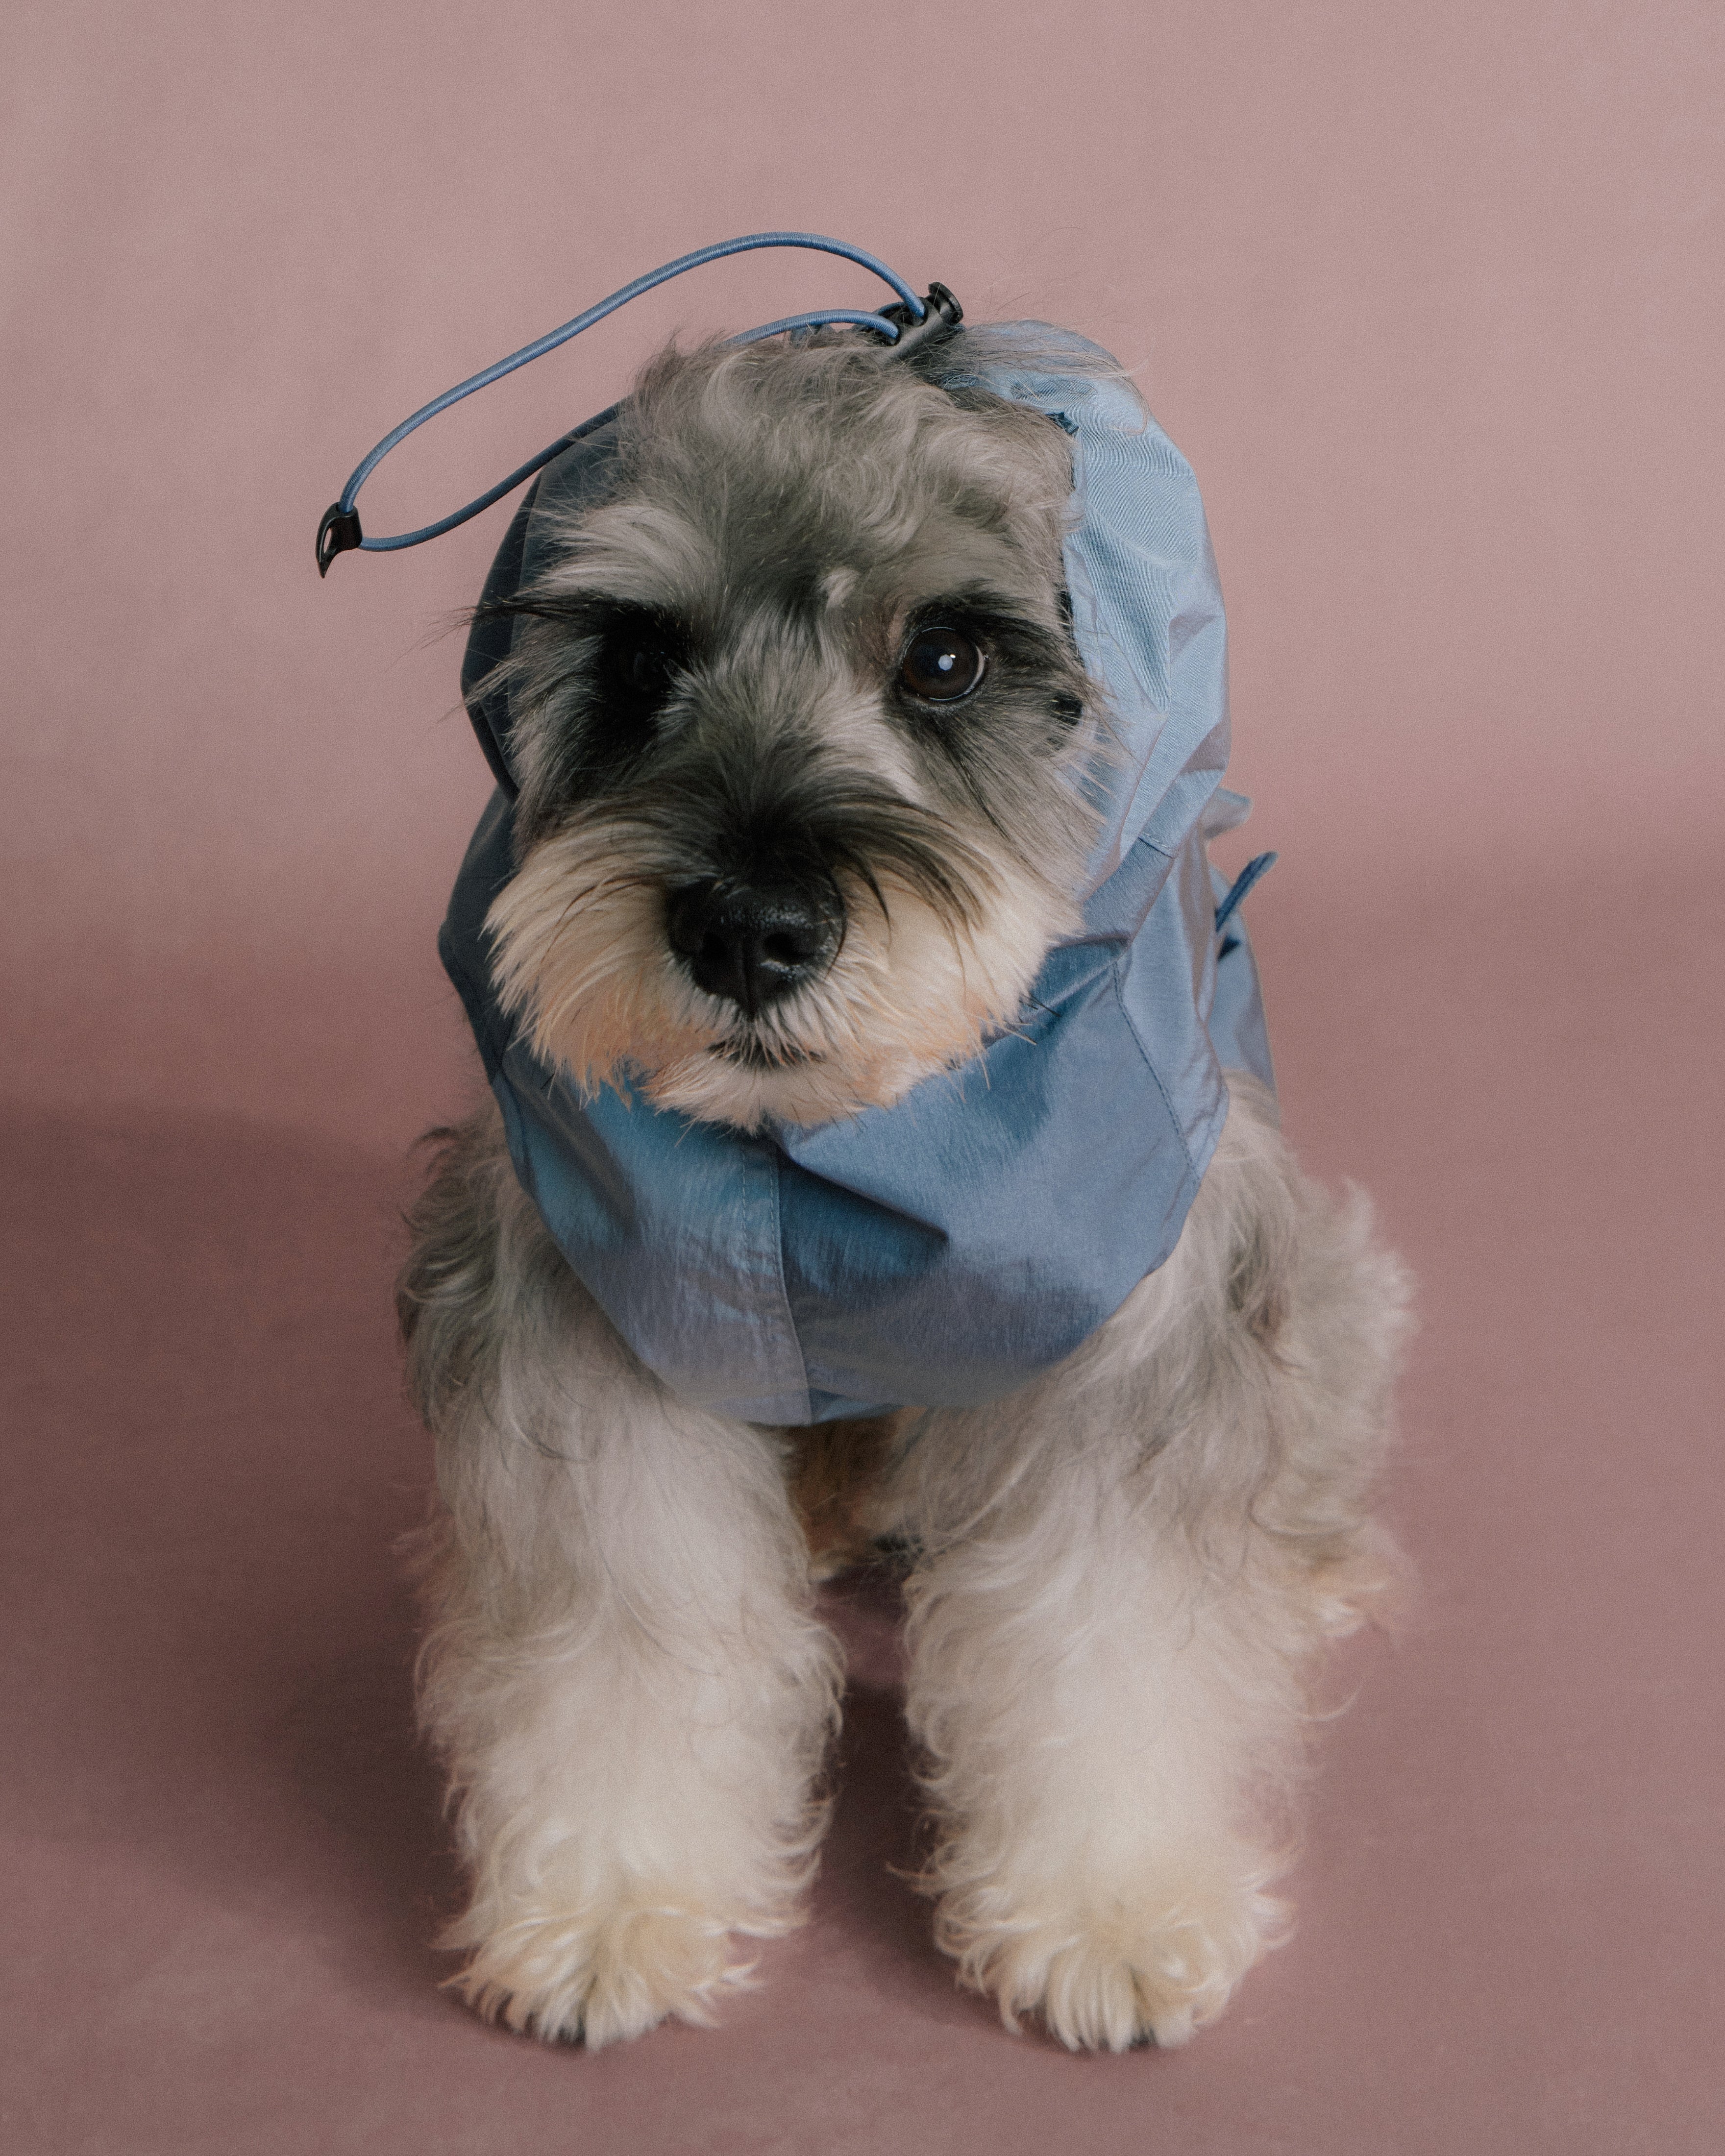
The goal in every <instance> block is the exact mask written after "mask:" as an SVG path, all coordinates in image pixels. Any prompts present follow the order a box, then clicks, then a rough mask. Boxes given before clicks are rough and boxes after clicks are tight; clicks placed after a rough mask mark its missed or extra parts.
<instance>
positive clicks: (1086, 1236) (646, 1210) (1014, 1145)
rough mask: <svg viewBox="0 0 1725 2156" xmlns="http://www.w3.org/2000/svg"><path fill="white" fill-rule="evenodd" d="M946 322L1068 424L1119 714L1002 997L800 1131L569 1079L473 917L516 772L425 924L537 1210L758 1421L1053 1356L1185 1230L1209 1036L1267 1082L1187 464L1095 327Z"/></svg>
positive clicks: (644, 1320) (1218, 667)
mask: <svg viewBox="0 0 1725 2156" xmlns="http://www.w3.org/2000/svg"><path fill="white" fill-rule="evenodd" d="M964 335H965V336H966V343H965V346H963V353H964V360H963V364H964V367H965V370H966V371H965V373H964V374H963V376H962V377H958V378H960V379H964V380H968V381H973V382H977V383H978V384H979V385H981V386H982V387H983V388H988V389H989V390H992V391H993V392H994V393H996V394H998V395H1000V396H1003V397H1006V398H1011V399H1012V400H1014V402H1017V403H1023V404H1026V405H1029V406H1030V407H1032V408H1035V409H1037V410H1040V411H1042V412H1044V413H1047V414H1048V415H1049V416H1050V418H1053V419H1055V420H1056V421H1057V422H1058V423H1060V425H1061V426H1062V427H1063V428H1064V429H1065V431H1066V433H1067V434H1068V435H1069V436H1070V440H1071V447H1072V463H1073V500H1072V514H1071V518H1070V528H1069V532H1068V536H1067V539H1066V542H1065V569H1066V575H1067V579H1068V588H1069V590H1070V596H1071V600H1072V608H1073V630H1074V634H1075V637H1076V641H1077V644H1078V648H1079V652H1080V654H1081V657H1082V659H1083V660H1084V662H1085V665H1086V669H1087V670H1088V671H1089V672H1090V673H1091V675H1092V676H1093V677H1094V678H1095V679H1096V680H1097V681H1099V682H1100V683H1101V685H1102V688H1103V690H1105V692H1106V706H1107V711H1108V735H1107V739H1106V742H1104V744H1103V745H1102V746H1101V749H1100V751H1099V753H1098V756H1097V757H1096V762H1095V764H1094V767H1093V778H1092V783H1093V787H1094V790H1095V796H1096V800H1097V802H1098V803H1099V806H1100V808H1101V824H1100V827H1099V829H1098V833H1097V836H1096V841H1095V844H1094V846H1093V848H1092V851H1091V860H1090V865H1089V880H1088V884H1087V887H1086V892H1085V893H1084V898H1085V905H1084V923H1085V925H1084V927H1083V929H1082V931H1081V932H1080V933H1079V934H1078V935H1076V936H1075V937H1071V938H1069V939H1067V940H1066V941H1065V942H1061V943H1060V944H1058V945H1057V946H1056V947H1055V948H1054V949H1053V950H1052V951H1051V952H1050V954H1049V956H1048V957H1047V959H1046V960H1045V963H1044V966H1043V968H1042V971H1041V973H1040V974H1039V976H1038V978H1037V981H1036V984H1035V987H1034V993H1033V997H1032V1000H1031V1004H1030V1006H1029V1011H1028V1012H1027V1014H1026V1015H1025V1017H1024V1019H1023V1020H1022V1021H1021V1022H1020V1024H1019V1026H1017V1027H1015V1029H1014V1031H1013V1032H1012V1033H1011V1034H1005V1035H1003V1036H1001V1037H1000V1038H999V1039H994V1040H993V1041H991V1042H990V1043H989V1044H988V1045H987V1046H986V1047H985V1048H984V1049H983V1051H982V1053H981V1054H980V1055H977V1056H975V1057H973V1059H971V1060H970V1061H969V1062H968V1063H966V1064H964V1065H962V1066H960V1067H959V1068H958V1069H957V1070H952V1071H948V1072H943V1073H941V1074H939V1075H936V1076H934V1077H932V1078H929V1079H927V1080H925V1081H922V1084H920V1085H919V1086H916V1087H914V1088H913V1089H912V1091H911V1092H910V1093H909V1094H907V1095H906V1096H905V1097H904V1098H903V1099H901V1101H898V1102H897V1103H896V1104H895V1105H894V1106H892V1107H891V1108H884V1109H870V1110H868V1111H865V1112H864V1113H862V1114H860V1115H858V1116H854V1117H850V1118H848V1119H846V1120H845V1121H842V1122H834V1123H829V1124H824V1125H821V1126H818V1127H813V1128H798V1127H788V1126H786V1127H777V1128H774V1129H773V1130H770V1131H768V1132H764V1133H761V1134H757V1135H745V1134H743V1133H741V1132H737V1131H734V1130H732V1129H731V1128H729V1127H721V1126H717V1125H713V1124H705V1123H696V1122H691V1121H690V1120H689V1119H688V1118H686V1117H685V1116H681V1115H680V1114H677V1113H675V1111H667V1110H662V1109H658V1108H655V1107H654V1106H652V1105H651V1104H650V1103H649V1102H648V1101H646V1100H645V1099H644V1097H642V1096H640V1095H639V1093H636V1092H634V1090H633V1089H632V1088H629V1086H626V1085H625V1086H624V1087H623V1088H622V1089H621V1090H619V1091H606V1092H603V1093H602V1094H600V1095H598V1096H596V1097H595V1098H593V1099H590V1100H583V1099H582V1098H581V1097H580V1096H579V1095H578V1093H577V1091H575V1090H574V1089H573V1088H572V1086H570V1085H569V1084H568V1083H567V1081H565V1080H564V1079H563V1078H562V1076H561V1075H559V1074H558V1073H557V1072H556V1071H554V1070H551V1069H549V1068H547V1066H546V1065H543V1064H542V1063H541V1062H540V1061H539V1060H538V1059H537V1058H536V1057H535V1056H534V1055H533V1054H532V1053H531V1050H530V1049H529V1047H528V1046H527V1045H526V1041H525V1040H524V1039H523V1038H522V1036H521V1031H520V1029H519V1028H518V1027H517V1025H516V1022H515V1021H514V1020H513V1019H510V1018H508V1017H507V1016H506V1015H505V1014H503V1012H502V1011H501V1008H500V1007H499V1005H498V1003H497V1000H496V997H495V989H494V988H493V984H492V982H491V978H490V953H489V947H488V944H487V941H486V938H485V930H484V921H485V914H486V912H487V911H488V910H489V907H490V902H491V900H492V898H493V897H494V896H495V893H496V892H497V891H498V890H500V889H501V887H502V885H503V884H505V883H506V881H507V880H509V877H510V875H511V874H512V873H513V866H514V864H513V859H512V854H511V835H512V834H511V803H510V802H509V800H508V799H507V798H506V796H505V794H504V793H501V792H500V793H499V794H498V795H497V796H496V797H495V798H494V799H493V801H492V803H491V804H490V807H489V808H488V809H487V810H486V812H485V817H484V818H483V819H481V822H480V827H479V829H478V831H477V832H476V833H475V838H474V841H473V844H472V845H471V846H470V850H469V852H468V855H467V858H466V860H465V862H464V864H463V867H462V870H461V874H460V876H459V880H458V882H457V885H456V889H455V892H454V898H453V900H452V902H451V906H450V911H449V919H448V921H446V923H445V926H444V933H443V937H442V938H441V948H442V951H443V955H444V962H445V964H446V966H447V967H448V968H449V972H450V974H451V977H452V978H453V979H454V982H455V983H456V985H457V987H458V988H459V990H460V992H461V994H462V997H463V999H464V1001H465V1004H466V1007H467V1010H468V1014H469V1016H470V1020H471V1022H472V1024H473V1027H474V1030H475V1036H476V1038H477V1039H478V1041H479V1044H480V1050H481V1052H482V1054H483V1055H484V1057H485V1063H486V1067H487V1071H488V1075H490V1080H491V1083H492V1086H493V1088H494V1091H495V1092H496V1095H497V1098H498V1101H499V1103H500V1106H501V1109H502V1111H503V1116H504V1121H505V1125H506V1130H507V1132H508V1136H509V1142H510V1148H511V1156H512V1158H513V1159H514V1162H515V1165H516V1172H517V1173H518V1174H519V1175H520V1176H521V1180H522V1183H523V1184H524V1186H525V1187H526V1189H527V1190H528V1192H529V1193H531V1196H532V1197H533V1199H534V1200H535V1202H536V1204H537V1206H538V1209H539V1211H540V1213H541V1215H542V1219H544V1221H545V1224H546V1225H547V1229H549V1230H550V1232H551V1234H552V1236H553V1237H554V1238H555V1240H557V1243H558V1245H559V1246H560V1247H561V1248H562V1250H563V1252H564V1255H566V1256H567V1259H568V1260H569V1262H570V1264H571V1265H572V1267H573V1268H574V1270H575V1271H576V1272H577V1273H578V1275H579V1276H580V1277H581V1278H582V1280H583V1281H584V1282H585V1284H586V1286H588V1289H589V1291H591V1292H592V1293H593V1295H594V1296H595V1297H596V1298H597V1300H598V1301H599V1302H600V1304H601V1305H602V1306H603V1308H604V1309H605V1310H606V1312H607V1313H608V1316H609V1317H611V1319H612V1322H614V1324H615V1325H616V1326H617V1327H618V1329H619V1332H621V1333H622V1334H623V1336H624V1339H625V1340H626V1341H627V1342H629V1345H630V1347H632V1348H633V1349H634V1352H635V1353H636V1354H637V1355H638V1356H639V1358H640V1359H641V1360H642V1362H643V1363H645V1364H646V1365H647V1366H648V1368H650V1369H652V1370H654V1371H655V1372H656V1373H658V1374H659V1375H660V1378H662V1379H663V1380H664V1381H665V1383H667V1384H668V1385H669V1386H670V1387H671V1389H673V1390H675V1391H676V1392H677V1393H679V1394H681V1395H682V1396H684V1397H685V1398H686V1399H689V1400H691V1402H692V1403H694V1404H700V1405H701V1406H705V1407H706V1408H709V1409H712V1410H714V1411H715V1412H718V1413H721V1414H729V1415H735V1416H738V1417H741V1418H742V1419H747V1420H751V1421H757V1422H772V1423H802V1422H811V1421H819V1420H824V1419H829V1418H831V1417H834V1416H838V1415H845V1414H870V1413H877V1412H879V1411H880V1410H881V1409H884V1408H886V1407H891V1406H896V1405H918V1406H924V1407H932V1406H945V1405H971V1404H978V1403H979V1402H981V1401H983V1400H986V1399H990V1398H993V1397H995V1396H997V1395H999V1394H1004V1393H1005V1392H1007V1391H1009V1390H1011V1389H1014V1387H1015V1386H1017V1385H1019V1384H1020V1383H1024V1382H1025V1381H1026V1380H1027V1379H1028V1378H1029V1377H1031V1376H1033V1375H1034V1374H1035V1373H1036V1372H1037V1371H1039V1370H1040V1369H1043V1368H1047V1367H1048V1366H1050V1364H1052V1363H1055V1362H1058V1361H1060V1360H1061V1359H1062V1358H1064V1357H1065V1355H1067V1354H1069V1353H1071V1352H1072V1350H1073V1349H1074V1348H1076V1347H1077V1346H1079V1345H1080V1344H1081V1342H1082V1341H1083V1340H1084V1339H1085V1338H1086V1337H1087V1336H1088V1334H1089V1333H1090V1332H1092V1331H1093V1330H1094V1329H1095V1328H1096V1326H1097V1325H1099V1324H1101V1322H1103V1321H1104V1320H1105V1319H1106V1317H1109V1316H1110V1315H1111V1313H1112V1312H1113V1311H1114V1310H1116V1309H1117V1307H1118V1306H1119V1305H1120V1303H1121V1302H1122V1301H1124V1299H1125V1297H1126V1296H1127V1294H1129V1293H1130V1292H1131V1290H1132V1287H1133V1286H1135V1285H1136V1284H1137V1281H1139V1280H1141V1279H1142V1278H1143V1276H1145V1275H1146V1274H1147V1273H1148V1272H1151V1271H1153V1270H1155V1268H1156V1267H1157V1266H1158V1265H1161V1264H1162V1263H1163V1261H1164V1260H1165V1259H1166V1258H1167V1257H1168V1255H1169V1253H1170V1252H1171V1251H1172V1250H1173V1245H1174V1243H1175V1242H1176V1241H1177V1240H1178V1235H1179V1232H1180V1229H1181V1226H1182V1224H1183V1222H1184V1219H1185V1215H1186V1212H1187V1209H1188V1208H1189V1206H1190V1204H1191V1201H1192V1199H1193V1197H1194V1195H1195V1193H1196V1191H1197V1188H1198V1183H1199V1178H1201V1176H1202V1174H1203V1172H1204V1167H1205V1166H1206V1165H1207V1163H1208V1162H1209V1156H1210V1152H1211V1151H1212V1150H1213V1148H1214V1144H1215V1142H1216V1139H1217V1137H1218V1136H1219V1133H1220V1129H1221V1125H1222V1122H1223V1119H1224V1116H1225V1113H1226V1107H1227V1091H1226V1087H1225V1085H1224V1081H1223V1077H1222V1070H1223V1067H1224V1065H1229V1066H1231V1067H1240V1068H1245V1069H1247V1070H1252V1071H1253V1072H1254V1073H1255V1075H1257V1076H1259V1077H1260V1078H1261V1079H1262V1080H1263V1081H1265V1082H1266V1083H1269V1082H1271V1066H1270V1060H1269V1050H1268V1045H1267V1042H1266V1039H1265V1034H1264V1029H1263V1022H1262V1014H1261V1009H1260V1003H1259V998H1258V989H1257V980H1256V974H1255V968H1254V965H1253V961H1252V957H1251V952H1250V946H1249V944H1248V943H1247V942H1246V941H1245V935H1244V930H1243V927H1241V926H1240V922H1239V918H1238V916H1237V915H1236V916H1235V918H1234V921H1232V922H1231V923H1230V928H1229V932H1228V934H1227V936H1226V937H1225V938H1220V937H1218V935H1217V933H1216V927H1215V910H1216V902H1217V898H1218V896H1219V891H1220V889H1221V886H1220V885H1219V882H1218V880H1216V879H1215V878H1214V875H1213V872H1212V871H1211V870H1210V869H1209V863H1208V859H1207V856H1206V855H1205V852H1204V841H1205V839H1207V838H1208V837H1209V836H1213V835H1214V834H1215V833H1216V832H1218V831H1219V830H1224V829H1230V828H1231V827H1232V826H1233V825H1234V824H1237V823H1239V822H1240V821H1241V820H1243V819H1244V817H1245V813H1246V808H1247V804H1246V803H1245V802H1244V801H1242V800H1240V798H1239V797H1238V796H1237V795H1232V794H1228V793H1220V794H1219V793H1218V788H1219V781H1220V779H1221V777H1222V773H1223V771H1224V767H1225V765H1226V762H1227V755H1228V698H1227V665H1226V632H1225V625H1224V616H1223V609H1222V599H1221V593H1220V590H1219V585H1218V583H1217V577H1216V571H1215V564H1214V558H1213V556H1212V553H1211V550H1210V543H1209V531H1208V529H1207V526H1206V524H1205V521H1204V509H1203V505H1202V503H1201V501H1200V500H1199V493H1198V488H1197V484H1196V481H1195V480H1194V477H1193V475H1192V471H1191V469H1190V467H1189V465H1187V463H1186V461H1185V459H1183V457H1182V456H1181V455H1180V454H1179V452H1178V450H1177V449H1175V448H1174V446H1173V444H1172V443H1171V442H1170V441H1169V440H1168V437H1167V436H1166V435H1165V434H1163V432H1162V430H1161V429H1160V428H1158V426H1157V425H1156V423H1154V421H1153V420H1151V419H1148V418H1147V417H1146V415H1145V414H1144V413H1143V411H1142V408H1141V406H1140V405H1139V403H1138V402H1137V398H1136V397H1135V395H1134V394H1133V393H1132V390H1131V389H1130V388H1128V387H1127V384H1126V383H1125V382H1123V381H1122V380H1120V379H1119V378H1117V377H1116V376H1114V375H1112V374H1111V373H1110V372H1106V371H1103V370H1105V369H1106V367H1107V366H1108V365H1109V364H1110V363H1109V362H1107V360H1106V354H1103V353H1101V352H1099V351H1098V349H1097V347H1096V346H1093V345H1091V344H1088V343H1086V341H1084V340H1083V339H1081V338H1078V337H1075V336H1070V334H1069V333H1066V332H1062V331H1053V330H1050V329H1049V328H1047V327H1046V326H1044V325H1042V324H1036V323H1023V324H1009V325H1004V326H994V327H991V328H988V329H984V330H981V331H971V332H965V333H964ZM614 450H615V438H614V434H613V432H612V430H610V429H598V430H596V431H595V432H594V433H593V434H590V435H589V436H588V437H587V438H586V439H583V440H582V441H580V442H578V443H577V444H575V445H574V446H573V447H572V449H569V450H568V451H567V452H566V453H565V454H564V455H563V456H562V457H561V458H559V459H557V461H556V462H555V463H553V464H552V465H549V466H547V469H546V471H545V472H544V474H543V475H542V478H541V480H540V481H539V483H538V485H537V487H536V490H535V491H534V493H533V494H532V495H530V496H529V498H528V500H526V502H524V503H523V505H522V506H521V510H520V511H519V512H518V513H517V515H516V519H515V521H514V523H513V524H512V525H511V528H510V531H509V533H508V535H507V536H506V539H505V541H504V543H503V546H502V547H501V549H500V550H499V553H498V557H497V559H496V562H495V564H494V566H493V568H492V571H491V575H490V579H489V580H488V582H487V586H486V595H487V597H488V598H495V597H497V596H500V595H502V594H504V593H508V592H510V591H512V590H513V589H515V588H517V587H518V586H519V585H520V584H521V583H522V582H523V581H524V580H526V578H528V577H531V575H532V574H533V573H534V572H535V570H536V567H537V562H538V558H539V557H540V556H541V554H542V548H543V547H544V544H545V524H546V514H545V513H546V511H548V510H550V509H552V508H553V507H555V508H556V509H557V510H558V511H562V512H564V513H567V511H568V510H569V509H571V508H573V507H578V506H579V504H580V502H581V500H583V498H585V497H586V496H588V495H591V494H593V493H595V492H597V490H598V487H599V486H600V485H602V484H603V480H604V478H605V475H606V473H607V470H608V463H609V459H610V458H611V456H612V455H614ZM510 633H511V625H510V624H507V623H505V624H502V625H501V628H500V627H498V626H488V627H485V628H481V629H476V630H475V634H474V636H473V638H472V639H471V641H470V645H469V649H468V654H467V657H466V660H465V664H464V667H463V687H464V691H465V693H466V695H467V696H468V700H469V705H470V710H471V711H472V712H473V715H474V719H475V727H476V730H477V731H479V733H480V740H481V744H482V745H483V746H485V747H486V749H487V753H488V755H490V757H491V758H492V761H493V764H494V767H499V755H498V750H497V744H499V743H504V744H506V742H507V740H508V728H509V714H508V708H507V697H506V691H504V690H501V689H500V688H497V687H495V686H493V685H490V683H488V681H487V678H486V677H487V676H488V675H490V672H491V670H492V669H493V667H495V665H496V664H497V662H498V660H501V658H503V657H505V656H506V653H507V645H508V638H509V634H510ZM488 735H489V736H490V740H489V741H488V740H487V736H488ZM500 775H501V771H500Z"/></svg>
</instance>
